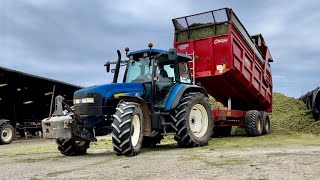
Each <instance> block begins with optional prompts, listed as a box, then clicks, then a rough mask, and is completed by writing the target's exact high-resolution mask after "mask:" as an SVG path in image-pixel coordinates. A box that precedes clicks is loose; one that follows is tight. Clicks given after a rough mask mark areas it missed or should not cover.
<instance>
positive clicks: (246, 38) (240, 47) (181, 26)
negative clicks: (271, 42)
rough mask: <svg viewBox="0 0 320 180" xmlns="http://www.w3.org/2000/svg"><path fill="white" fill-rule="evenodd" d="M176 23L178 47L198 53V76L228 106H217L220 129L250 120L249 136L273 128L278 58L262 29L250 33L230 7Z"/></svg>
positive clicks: (195, 68) (222, 131) (195, 55)
mask: <svg viewBox="0 0 320 180" xmlns="http://www.w3.org/2000/svg"><path fill="white" fill-rule="evenodd" d="M173 24H174V27H175V36H174V47H175V48H176V49H177V50H178V52H179V53H184V54H188V55H190V56H192V57H193V60H192V61H191V62H190V69H191V71H192V75H193V79H194V82H195V83H197V84H198V83H199V84H201V85H202V86H203V87H204V88H205V89H206V90H207V91H208V93H209V94H210V95H212V96H213V97H214V98H215V99H216V100H217V101H219V102H221V103H222V104H223V105H224V106H225V107H227V109H214V110H213V116H214V117H215V120H214V121H215V124H216V134H221V135H229V134H230V131H231V127H232V126H244V127H245V129H246V131H247V133H248V135H249V136H257V135H261V134H267V133H269V132H270V120H269V115H268V113H267V112H272V76H271V69H270V64H269V63H270V62H273V59H272V56H271V54H270V51H269V49H268V46H267V45H266V43H265V41H264V39H263V37H262V35H261V34H258V35H254V36H250V35H249V33H248V32H247V31H246V29H245V28H244V26H243V25H242V23H241V22H240V21H239V19H238V18H237V16H236V15H235V14H234V12H233V10H232V9H229V8H224V9H218V10H213V11H208V12H204V13H200V14H194V15H189V16H185V17H180V18H176V19H173ZM252 119H254V120H253V121H252ZM218 132H219V133H218Z"/></svg>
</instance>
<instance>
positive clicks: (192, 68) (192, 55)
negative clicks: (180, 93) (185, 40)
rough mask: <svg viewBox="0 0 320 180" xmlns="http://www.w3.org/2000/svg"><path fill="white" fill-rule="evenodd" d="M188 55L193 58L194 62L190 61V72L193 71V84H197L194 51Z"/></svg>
mask: <svg viewBox="0 0 320 180" xmlns="http://www.w3.org/2000/svg"><path fill="white" fill-rule="evenodd" d="M186 55H188V56H191V57H192V60H191V61H189V66H190V70H191V78H192V82H193V84H196V67H195V58H194V57H195V56H194V51H192V53H190V54H188V53H186Z"/></svg>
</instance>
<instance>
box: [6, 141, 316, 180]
mask: <svg viewBox="0 0 320 180" xmlns="http://www.w3.org/2000/svg"><path fill="white" fill-rule="evenodd" d="M285 138H287V136H286V137H285ZM299 138H300V140H299ZM301 138H302V139H301ZM304 138H305V139H306V140H307V139H311V140H310V141H309V142H310V143H304ZM318 138H319V137H316V136H312V137H311V136H310V137H309V136H308V135H298V136H297V137H292V138H291V140H284V141H283V139H282V138H279V137H276V136H270V137H268V136H265V137H263V138H260V139H259V137H258V138H249V137H229V138H218V139H212V140H211V141H210V143H209V146H206V147H200V148H192V149H183V148H179V147H178V146H177V145H176V144H175V142H174V141H172V140H171V139H170V140H165V141H164V143H163V144H162V145H159V146H158V147H154V148H146V149H143V150H142V152H141V153H140V154H139V155H138V156H135V157H130V158H128V157H118V156H116V155H115V154H114V152H113V150H112V147H111V139H110V137H105V138H102V139H100V140H99V141H98V142H97V143H93V144H92V145H91V148H90V149H89V150H88V154H87V155H85V156H78V157H66V156H63V155H61V154H60V153H59V152H58V151H57V150H56V145H55V144H54V141H53V140H43V139H31V140H16V141H14V142H13V143H12V144H10V145H2V146H0V160H1V161H0V162H1V166H0V179H319V178H320V140H318ZM265 139H268V141H266V140H265ZM302 140H303V141H302ZM276 141H278V142H276ZM248 142H249V143H250V142H251V145H248V146H247V145H244V146H243V145H242V143H248ZM261 142H263V143H261ZM273 142H274V143H273ZM301 142H303V143H301ZM268 144H270V145H268Z"/></svg>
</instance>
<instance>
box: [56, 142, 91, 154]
mask: <svg viewBox="0 0 320 180" xmlns="http://www.w3.org/2000/svg"><path fill="white" fill-rule="evenodd" d="M56 143H57V145H58V150H59V151H60V152H61V154H63V155H65V156H79V155H84V154H86V153H87V149H88V148H89V145H90V141H76V140H74V139H72V138H69V139H62V138H59V139H57V140H56Z"/></svg>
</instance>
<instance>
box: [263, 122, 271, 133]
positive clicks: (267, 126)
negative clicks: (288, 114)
mask: <svg viewBox="0 0 320 180" xmlns="http://www.w3.org/2000/svg"><path fill="white" fill-rule="evenodd" d="M269 123H270V121H269V119H266V121H265V125H264V126H265V128H266V131H267V132H269V127H270V124H269Z"/></svg>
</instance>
